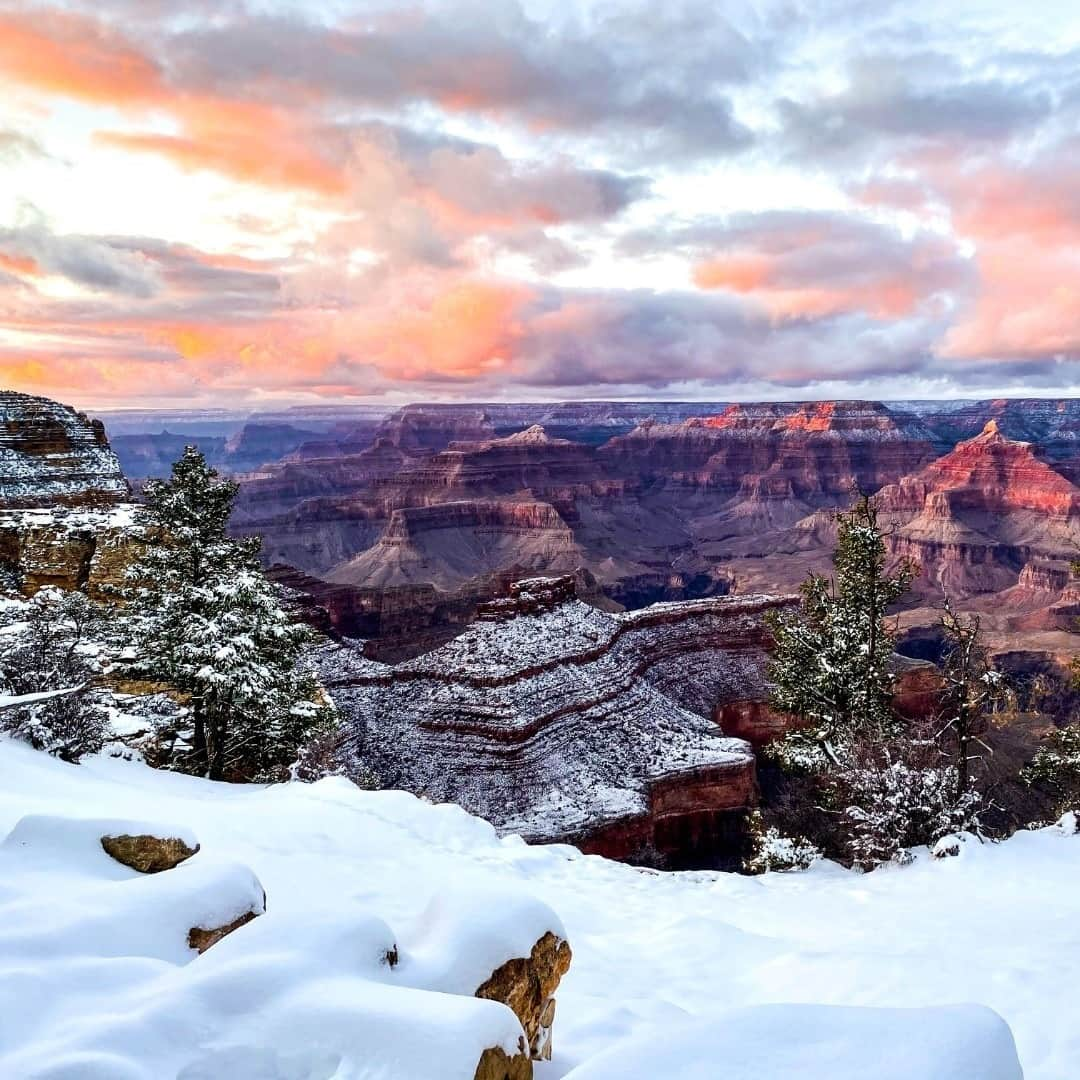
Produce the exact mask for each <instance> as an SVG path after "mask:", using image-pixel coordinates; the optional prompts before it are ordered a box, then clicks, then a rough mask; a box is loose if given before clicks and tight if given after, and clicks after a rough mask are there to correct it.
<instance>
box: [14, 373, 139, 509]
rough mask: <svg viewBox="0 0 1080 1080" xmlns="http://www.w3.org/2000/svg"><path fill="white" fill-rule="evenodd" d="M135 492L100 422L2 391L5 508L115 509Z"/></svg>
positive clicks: (63, 407)
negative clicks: (129, 484) (130, 487)
mask: <svg viewBox="0 0 1080 1080" xmlns="http://www.w3.org/2000/svg"><path fill="white" fill-rule="evenodd" d="M129 496H130V491H129V489H128V484H127V480H125V479H124V474H123V471H122V470H121V468H120V462H119V461H118V460H117V458H116V455H115V454H114V453H113V452H112V450H111V448H110V447H109V442H108V439H107V438H106V437H105V429H104V427H103V426H102V424H101V422H100V421H97V420H89V419H88V418H87V417H86V416H85V415H83V414H82V413H78V412H76V411H75V410H74V409H72V408H70V407H69V406H67V405H61V404H59V403H58V402H55V401H50V400H49V399H48V398H41V397H32V396H30V395H29V394H18V393H15V392H13V391H10V390H4V391H0V509H15V508H26V507H96V508H101V507H109V506H115V505H116V504H117V503H120V502H123V501H124V500H125V499H127V498H128V497H129Z"/></svg>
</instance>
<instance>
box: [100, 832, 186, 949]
mask: <svg viewBox="0 0 1080 1080" xmlns="http://www.w3.org/2000/svg"><path fill="white" fill-rule="evenodd" d="M101 846H102V847H103V848H104V849H105V851H106V852H108V854H109V855H111V856H112V857H113V858H114V859H115V860H116V861H117V862H119V863H123V864H124V866H130V867H131V869H132V870H138V871H139V873H140V874H159V873H161V871H162V870H172V869H173V868H174V867H177V866H179V865H180V864H181V863H182V862H183V861H184V860H185V859H190V858H191V856H192V855H194V854H195V853H196V852H197V851H198V850H199V845H198V844H196V845H195V846H194V847H190V846H189V845H188V844H187V843H186V842H185V841H184V840H182V839H180V838H179V837H176V836H164V837H162V836H151V835H149V834H147V833H142V834H140V835H138V836H129V835H127V834H126V833H125V834H121V835H119V836H103V837H102V838H101ZM199 951H200V952H202V950H201V949H200V950H199Z"/></svg>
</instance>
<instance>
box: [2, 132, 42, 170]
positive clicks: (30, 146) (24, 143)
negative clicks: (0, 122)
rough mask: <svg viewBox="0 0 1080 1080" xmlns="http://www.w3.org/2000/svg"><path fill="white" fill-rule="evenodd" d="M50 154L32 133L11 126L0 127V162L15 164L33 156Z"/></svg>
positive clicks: (31, 158)
mask: <svg viewBox="0 0 1080 1080" xmlns="http://www.w3.org/2000/svg"><path fill="white" fill-rule="evenodd" d="M50 156H51V155H50V154H49V152H48V151H47V150H46V149H45V147H44V146H42V144H41V143H40V142H39V141H38V140H37V139H35V138H34V137H33V136H32V135H28V134H27V133H26V132H24V131H16V130H13V129H11V128H0V162H4V163H5V164H7V165H16V164H18V163H19V162H22V161H30V160H34V159H35V158H48V157H50Z"/></svg>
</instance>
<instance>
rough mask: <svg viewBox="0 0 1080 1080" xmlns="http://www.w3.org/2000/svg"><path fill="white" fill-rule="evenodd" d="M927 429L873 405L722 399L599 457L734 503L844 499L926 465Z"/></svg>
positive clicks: (624, 440) (930, 454) (929, 453)
mask: <svg viewBox="0 0 1080 1080" xmlns="http://www.w3.org/2000/svg"><path fill="white" fill-rule="evenodd" d="M931 438H932V436H931V433H930V432H929V430H928V429H926V428H925V426H924V425H922V424H921V422H920V421H918V420H916V419H915V418H913V417H910V416H905V415H902V414H895V413H893V412H892V411H891V410H889V409H888V408H887V407H886V406H884V405H882V404H881V403H879V402H866V401H849V402H833V401H824V402H810V403H801V404H783V403H767V404H762V405H731V406H729V407H728V408H727V409H725V410H724V411H723V412H722V413H720V414H719V415H717V416H711V417H705V418H695V419H691V420H687V421H685V422H684V423H682V424H678V425H656V424H647V425H644V426H642V427H641V428H639V429H638V430H637V431H635V432H632V433H631V434H630V435H627V436H623V437H621V438H618V439H613V440H612V441H611V442H610V443H609V444H608V445H607V446H606V447H605V448H604V456H605V458H607V459H609V460H612V461H615V462H619V463H621V464H622V466H623V468H624V469H626V470H638V471H644V472H645V473H646V474H648V475H649V476H651V477H654V478H655V479H658V480H663V481H666V482H667V483H669V484H674V485H684V486H687V487H691V488H700V489H704V490H708V491H709V492H715V493H717V494H724V495H726V496H728V497H729V498H738V499H740V501H745V500H752V499H784V500H789V501H790V500H797V501H799V502H800V503H802V504H803V505H804V506H815V505H821V504H822V503H823V502H827V503H828V504H830V505H833V504H835V503H837V501H838V500H839V501H841V502H845V501H847V500H848V499H849V498H850V495H851V491H852V488H853V486H858V488H859V489H860V490H862V491H865V492H873V491H876V490H877V489H878V488H879V487H881V486H882V485H883V484H887V483H890V482H891V481H893V480H896V479H898V478H899V477H900V476H903V475H904V474H905V473H907V472H910V471H912V470H913V469H916V468H918V467H919V466H921V465H923V464H924V463H926V462H928V461H931V460H932V459H933V458H934V456H935V454H934V450H933V447H932V445H931Z"/></svg>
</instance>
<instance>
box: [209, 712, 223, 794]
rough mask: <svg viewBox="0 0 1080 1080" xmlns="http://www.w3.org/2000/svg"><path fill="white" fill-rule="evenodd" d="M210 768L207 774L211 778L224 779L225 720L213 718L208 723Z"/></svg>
mask: <svg viewBox="0 0 1080 1080" xmlns="http://www.w3.org/2000/svg"><path fill="white" fill-rule="evenodd" d="M210 732H211V738H210V747H209V749H210V755H209V757H210V768H209V770H208V771H207V774H206V775H207V776H208V777H209V778H210V779H211V780H224V779H225V721H224V720H220V719H215V720H214V721H213V722H212V723H211V724H210Z"/></svg>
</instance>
